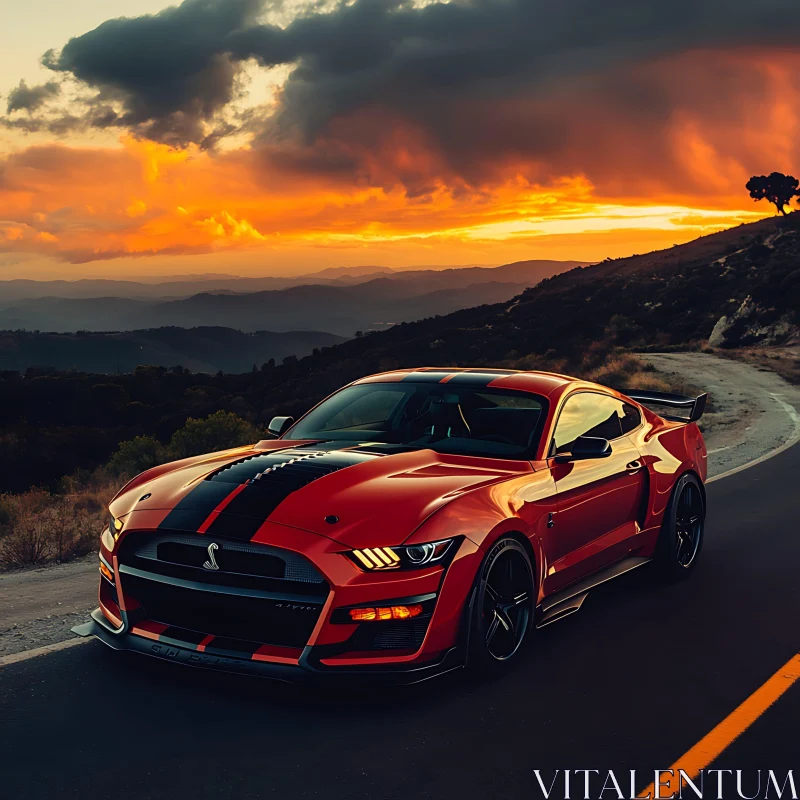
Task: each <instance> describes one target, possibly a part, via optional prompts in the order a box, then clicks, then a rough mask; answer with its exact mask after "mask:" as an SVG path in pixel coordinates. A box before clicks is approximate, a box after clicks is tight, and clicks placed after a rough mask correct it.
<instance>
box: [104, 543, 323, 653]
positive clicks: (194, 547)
mask: <svg viewBox="0 0 800 800" xmlns="http://www.w3.org/2000/svg"><path fill="white" fill-rule="evenodd" d="M212 542H213V543H215V544H216V545H217V549H216V550H214V560H215V562H216V564H217V566H218V567H219V569H216V570H213V569H207V568H204V567H203V564H204V563H205V562H206V561H208V560H209V558H210V554H209V550H208V545H209V544H211V543H212ZM119 563H120V573H121V578H120V583H121V587H122V591H123V593H124V595H125V597H126V599H133V600H137V601H138V602H139V603H140V604H141V606H142V608H141V609H137V610H136V611H135V612H134V619H132V621H133V622H135V621H136V618H145V619H149V620H152V621H154V622H160V623H163V624H165V625H169V626H171V627H174V628H183V629H185V630H188V631H195V632H198V633H201V634H204V635H212V636H219V637H225V638H228V639H244V640H248V641H250V642H260V643H262V644H274V645H279V646H284V647H303V646H305V644H306V643H307V642H308V639H309V637H310V635H311V632H312V631H313V629H314V626H315V624H316V622H317V619H318V618H319V615H320V613H321V612H322V607H323V604H324V602H325V600H326V598H327V596H328V592H329V587H328V584H327V582H326V581H325V578H324V577H323V576H322V574H321V573H320V572H318V571H317V569H316V568H315V567H314V565H313V564H312V563H311V562H310V561H308V559H306V558H304V557H303V556H301V555H300V554H299V553H294V552H292V551H290V550H284V549H282V548H278V547H269V546H267V545H261V544H253V543H250V542H238V541H230V540H227V539H222V538H219V537H214V538H213V539H211V538H210V537H208V536H203V535H201V534H186V533H180V532H176V531H153V532H148V531H143V532H141V533H137V532H133V533H131V534H129V535H128V536H127V537H126V538H125V539H124V540H123V542H122V545H121V546H120V552H119ZM132 605H133V606H135V603H134V604H132Z"/></svg>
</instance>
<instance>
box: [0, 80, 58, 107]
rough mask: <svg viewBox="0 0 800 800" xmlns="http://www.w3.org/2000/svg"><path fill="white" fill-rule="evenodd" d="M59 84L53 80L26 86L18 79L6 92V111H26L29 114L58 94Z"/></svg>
mask: <svg viewBox="0 0 800 800" xmlns="http://www.w3.org/2000/svg"><path fill="white" fill-rule="evenodd" d="M60 88H61V87H60V86H59V85H58V84H57V83H56V82H55V81H49V82H48V83H42V84H39V85H38V86H28V84H27V83H25V81H24V80H23V81H20V82H19V85H18V86H16V87H15V88H14V89H12V90H11V91H10V92H9V93H8V104H7V111H8V113H9V114H11V113H13V112H14V111H27V112H28V113H29V114H30V113H32V112H34V111H36V110H38V109H39V108H41V107H42V106H43V105H44V104H45V103H46V102H47V101H48V100H50V99H52V98H53V97H55V96H56V95H58V93H59V91H60Z"/></svg>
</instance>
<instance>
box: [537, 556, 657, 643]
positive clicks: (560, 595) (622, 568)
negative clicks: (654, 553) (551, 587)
mask: <svg viewBox="0 0 800 800" xmlns="http://www.w3.org/2000/svg"><path fill="white" fill-rule="evenodd" d="M649 561H650V559H649V558H643V557H641V556H633V557H631V558H626V559H623V560H622V561H618V562H617V563H616V564H612V565H611V566H610V567H607V568H606V569H604V570H601V571H600V572H595V573H594V575H590V576H589V577H588V578H584V579H583V580H581V581H578V582H577V583H573V584H572V586H567V588H566V589H562V590H561V591H560V592H555V593H554V594H552V595H549V596H547V597H545V598H544V600H543V601H542V603H541V604H540V605H539V607H538V608H537V616H538V619H537V621H536V627H537V628H543V627H544V626H545V625H549V624H550V623H551V622H556V621H557V620H560V619H563V618H564V617H566V616H569V615H570V614H574V613H575V612H576V611H578V610H579V609H580V607H581V606H582V605H583V601H584V600H585V599H586V598H587V597H588V595H589V592H590V591H591V590H592V589H594V588H595V587H596V586H599V585H600V584H601V583H606V582H607V581H610V580H613V579H614V578H618V577H619V576H620V575H624V574H625V573H626V572H630V571H631V570H634V569H636V568H637V567H641V566H642V565H644V564H647V563H648V562H649Z"/></svg>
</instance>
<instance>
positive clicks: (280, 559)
mask: <svg viewBox="0 0 800 800" xmlns="http://www.w3.org/2000/svg"><path fill="white" fill-rule="evenodd" d="M212 541H213V542H214V543H215V544H216V545H217V548H218V549H216V550H215V552H214V559H215V561H216V563H217V565H218V566H219V569H218V570H209V569H205V568H204V567H203V564H204V563H206V561H208V559H209V553H208V545H209V544H211V542H212ZM119 560H120V564H122V565H124V566H129V567H133V568H135V569H137V570H142V571H144V572H149V573H154V574H156V575H163V576H165V577H169V578H178V579H180V580H190V581H199V582H201V583H206V584H209V585H210V586H230V587H234V588H239V589H247V590H256V591H269V590H274V591H279V592H290V593H296V594H302V595H315V596H318V597H320V598H324V597H327V595H328V584H327V583H326V581H325V578H324V577H323V576H322V574H321V573H320V572H318V571H317V569H316V568H315V567H314V565H313V564H312V563H311V562H310V561H308V559H306V558H304V557H303V556H301V555H299V554H298V553H294V552H292V551H291V550H283V549H281V548H277V547H269V546H267V545H261V544H252V543H250V542H238V541H231V540H228V539H223V538H220V537H214V538H213V539H211V538H209V537H208V536H203V535H201V534H187V533H180V532H177V531H158V532H153V533H146V532H143V533H135V532H134V533H133V534H131V535H129V536H128V537H127V538H126V539H124V540H123V543H122V546H121V547H120V554H119Z"/></svg>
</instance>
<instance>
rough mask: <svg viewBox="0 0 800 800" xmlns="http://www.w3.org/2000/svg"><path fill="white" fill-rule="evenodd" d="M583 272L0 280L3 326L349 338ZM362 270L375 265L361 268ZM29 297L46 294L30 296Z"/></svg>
mask: <svg viewBox="0 0 800 800" xmlns="http://www.w3.org/2000/svg"><path fill="white" fill-rule="evenodd" d="M578 265H579V262H574V261H566V262H564V261H521V262H516V263H514V264H507V265H503V266H500V267H492V268H486V267H464V268H459V269H451V268H448V269H443V270H406V271H403V272H397V271H393V270H384V271H382V272H378V273H373V272H368V273H363V274H357V275H353V274H352V270H350V268H348V272H347V273H346V274H347V275H348V276H349V277H347V278H342V277H340V278H336V279H331V280H328V281H323V280H321V279H318V278H317V279H315V280H314V281H309V282H300V283H297V282H294V283H292V284H291V285H285V280H286V279H282V278H230V279H225V280H224V281H221V280H218V279H215V280H209V281H203V282H200V283H197V282H189V283H162V284H139V283H135V282H126V281H75V282H67V281H50V282H44V283H37V282H35V281H20V280H17V281H6V282H5V283H0V298H2V299H0V328H9V329H26V330H48V331H62V332H70V331H72V332H74V331H78V330H92V331H109V330H138V329H143V328H153V327H161V326H164V325H171V326H181V327H187V328H193V327H197V326H201V325H215V326H220V327H227V328H236V329H238V330H242V331H248V332H253V331H258V330H271V331H277V332H280V331H294V330H305V329H309V328H311V329H314V330H324V331H329V332H331V333H335V334H337V335H339V336H345V337H349V336H353V335H354V334H355V332H356V331H358V330H362V331H363V330H372V329H381V328H385V327H388V326H389V325H390V324H391V323H396V322H410V321H413V320H416V319H421V318H424V317H428V316H433V315H441V314H448V313H450V312H452V311H455V310H457V309H460V308H469V307H471V306H475V305H479V304H482V303H496V302H500V301H503V300H506V299H509V298H511V297H513V296H514V295H516V294H518V293H519V292H520V291H521V290H522V289H524V288H526V287H528V286H534V285H535V284H537V283H538V282H539V281H541V280H543V279H545V278H549V277H551V276H552V275H554V274H557V273H559V272H563V271H564V270H569V269H573V268H575V267H576V266H578ZM336 269H337V270H338V268H336ZM362 269H363V270H369V269H372V268H371V267H363V268H356V270H357V271H359V270H362ZM335 274H337V275H342V274H345V273H343V272H342V271H341V270H339V271H335ZM189 290H191V291H189ZM31 292H47V293H48V294H45V295H43V296H41V295H40V296H36V297H26V296H24V295H26V294H30V293H31ZM187 292H188V294H187ZM15 294H16V296H15Z"/></svg>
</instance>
